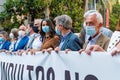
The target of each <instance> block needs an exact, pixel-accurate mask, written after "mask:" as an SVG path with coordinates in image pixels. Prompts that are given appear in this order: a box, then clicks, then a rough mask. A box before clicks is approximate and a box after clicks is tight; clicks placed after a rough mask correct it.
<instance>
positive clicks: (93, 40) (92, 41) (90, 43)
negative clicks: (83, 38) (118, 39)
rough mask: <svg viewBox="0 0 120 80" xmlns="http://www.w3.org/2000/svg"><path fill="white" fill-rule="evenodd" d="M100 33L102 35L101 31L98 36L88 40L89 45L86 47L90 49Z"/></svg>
mask: <svg viewBox="0 0 120 80" xmlns="http://www.w3.org/2000/svg"><path fill="white" fill-rule="evenodd" d="M100 35H101V33H99V34H98V35H97V36H96V37H94V38H93V39H91V40H90V41H89V42H88V45H87V47H86V49H88V48H89V47H90V46H91V45H94V44H95V42H96V41H97V39H98V37H99V36H100Z"/></svg>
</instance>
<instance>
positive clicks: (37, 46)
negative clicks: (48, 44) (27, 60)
mask: <svg viewBox="0 0 120 80" xmlns="http://www.w3.org/2000/svg"><path fill="white" fill-rule="evenodd" d="M32 40H33V42H32V44H31V41H32ZM29 45H31V47H32V49H40V48H41V45H42V40H41V36H40V35H39V34H37V33H34V34H32V35H30V36H29V41H28V44H27V46H29Z"/></svg>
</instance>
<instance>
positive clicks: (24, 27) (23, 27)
mask: <svg viewBox="0 0 120 80" xmlns="http://www.w3.org/2000/svg"><path fill="white" fill-rule="evenodd" d="M26 29H27V28H26V26H25V25H21V26H20V27H19V30H22V31H26Z"/></svg>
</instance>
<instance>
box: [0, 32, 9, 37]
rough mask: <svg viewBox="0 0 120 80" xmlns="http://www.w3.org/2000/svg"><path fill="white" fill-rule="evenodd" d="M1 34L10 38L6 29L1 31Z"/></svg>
mask: <svg viewBox="0 0 120 80" xmlns="http://www.w3.org/2000/svg"><path fill="white" fill-rule="evenodd" d="M0 34H2V35H3V36H4V37H5V38H8V33H7V32H6V31H0Z"/></svg>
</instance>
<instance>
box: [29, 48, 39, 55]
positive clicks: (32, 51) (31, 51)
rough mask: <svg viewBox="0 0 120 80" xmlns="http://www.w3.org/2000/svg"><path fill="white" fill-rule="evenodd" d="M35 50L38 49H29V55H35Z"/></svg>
mask: <svg viewBox="0 0 120 80" xmlns="http://www.w3.org/2000/svg"><path fill="white" fill-rule="evenodd" d="M37 51H38V50H37V49H31V50H30V53H31V55H35V53H36V52H37Z"/></svg>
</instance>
